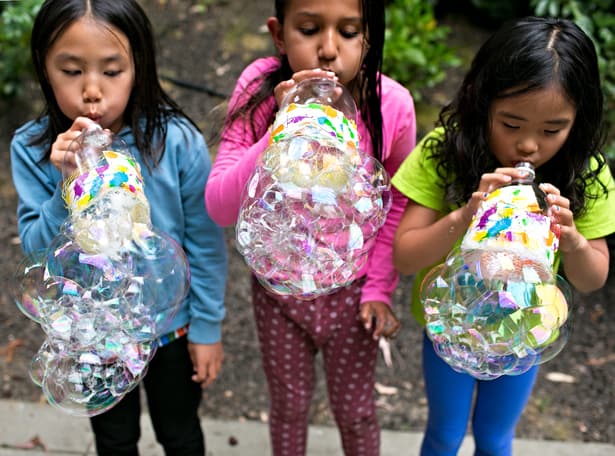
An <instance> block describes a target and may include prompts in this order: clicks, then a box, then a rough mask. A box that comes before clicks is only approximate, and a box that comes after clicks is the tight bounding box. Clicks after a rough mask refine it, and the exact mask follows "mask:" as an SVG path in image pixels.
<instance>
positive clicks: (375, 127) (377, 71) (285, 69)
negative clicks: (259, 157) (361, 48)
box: [226, 0, 385, 160]
mask: <svg viewBox="0 0 615 456" xmlns="http://www.w3.org/2000/svg"><path fill="white" fill-rule="evenodd" d="M290 1H292V0H275V15H276V18H277V19H278V21H279V22H280V24H284V18H285V16H284V15H285V12H286V8H287V6H288V3H289V2H290ZM358 1H359V2H360V4H361V13H362V14H361V15H362V21H363V24H362V25H363V32H364V36H365V37H366V40H367V44H368V46H367V52H366V54H365V57H364V58H363V62H362V66H361V72H360V74H359V76H358V77H357V79H356V84H357V93H358V94H359V99H358V100H357V105H358V106H359V109H360V112H361V118H362V119H363V121H364V122H365V124H366V125H367V128H368V130H369V133H370V137H371V140H372V147H373V154H374V156H375V157H376V158H377V159H378V160H381V159H382V142H383V140H382V112H381V110H380V104H381V99H380V94H381V71H382V52H383V48H384V30H385V22H384V14H385V8H384V2H382V1H381V0H358ZM279 59H280V66H279V67H278V68H276V69H275V70H274V71H272V72H270V73H266V74H264V75H262V76H260V77H258V78H256V79H254V80H253V81H251V82H250V83H249V85H248V87H247V90H249V91H250V92H251V93H252V95H251V96H250V97H249V98H248V99H247V100H243V101H240V102H239V104H236V105H233V106H230V110H229V114H228V116H227V119H226V125H230V124H232V123H233V122H234V121H235V120H237V119H240V118H248V119H250V120H251V119H252V118H253V116H254V113H255V111H256V110H257V108H258V106H260V105H261V103H263V102H264V101H265V100H267V99H268V98H270V97H271V96H272V94H273V89H274V88H275V86H276V85H278V84H279V83H280V82H282V81H285V80H287V79H290V78H291V77H292V75H293V71H292V69H291V68H290V66H289V64H288V58H287V57H286V56H284V55H282V56H279ZM275 114H276V113H275V112H273V113H271V117H270V118H269V119H268V121H269V122H268V123H269V124H271V123H272V122H273V120H274V117H275ZM250 124H251V125H252V134H253V135H254V136H255V137H259V136H260V135H261V134H262V133H264V132H255V131H254V126H253V125H254V123H253V122H250Z"/></svg>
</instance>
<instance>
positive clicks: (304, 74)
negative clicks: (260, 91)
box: [273, 68, 337, 106]
mask: <svg viewBox="0 0 615 456" xmlns="http://www.w3.org/2000/svg"><path fill="white" fill-rule="evenodd" d="M310 78H329V79H333V80H334V81H337V76H336V75H335V73H334V72H332V71H325V70H321V69H320V68H316V69H313V70H302V71H297V72H296V73H295V74H293V77H292V78H291V79H289V80H287V81H282V82H280V83H279V84H278V85H277V86H275V88H274V89H273V95H274V96H275V101H276V103H277V104H278V106H281V105H282V101H283V100H284V97H286V95H287V94H288V92H289V90H290V89H292V88H293V87H294V86H295V85H296V84H298V83H299V82H301V81H304V80H306V79H310Z"/></svg>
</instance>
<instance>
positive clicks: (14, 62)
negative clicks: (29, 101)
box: [0, 0, 43, 97]
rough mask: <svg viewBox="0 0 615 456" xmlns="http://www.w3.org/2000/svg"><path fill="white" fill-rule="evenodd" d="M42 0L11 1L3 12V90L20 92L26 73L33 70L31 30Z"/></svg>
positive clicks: (0, 51) (0, 68)
mask: <svg viewBox="0 0 615 456" xmlns="http://www.w3.org/2000/svg"><path fill="white" fill-rule="evenodd" d="M42 3H43V1H42V0H21V1H18V2H10V3H7V4H5V5H4V7H3V8H2V10H1V11H2V14H1V15H0V18H1V22H0V56H2V58H1V59H0V94H1V95H2V96H3V97H12V96H15V95H18V94H20V93H21V92H22V90H23V81H24V77H25V76H27V75H30V74H31V71H32V64H31V60H30V32H31V30H32V23H33V21H34V17H35V16H36V13H37V12H38V10H39V8H40V7H41V4H42Z"/></svg>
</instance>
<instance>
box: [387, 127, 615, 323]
mask: <svg viewBox="0 0 615 456" xmlns="http://www.w3.org/2000/svg"><path fill="white" fill-rule="evenodd" d="M442 134H443V130H442V128H437V129H435V130H433V131H432V132H431V133H429V134H428V135H427V136H426V137H425V138H423V140H422V141H421V142H420V143H419V144H418V145H417V146H416V148H415V149H414V150H413V151H412V153H411V154H410V155H408V157H407V158H406V160H405V161H404V162H403V163H402V165H401V166H400V167H399V169H398V170H397V172H396V173H395V175H394V176H393V179H392V183H393V185H394V186H395V187H396V188H397V189H398V190H399V191H400V192H401V193H402V194H404V195H405V196H406V197H407V198H408V199H411V200H412V201H414V202H416V203H418V204H420V205H422V206H425V207H428V208H430V209H433V210H435V211H438V212H440V213H441V214H442V216H444V215H446V214H448V213H449V212H452V211H453V210H455V209H456V207H455V206H452V205H450V204H448V203H446V202H445V201H444V188H443V187H442V181H441V179H440V177H439V176H438V173H437V171H436V166H435V161H434V160H433V159H431V157H430V155H431V154H429V152H430V150H429V148H428V147H426V146H425V143H426V140H427V139H428V138H430V137H437V136H441V135H442ZM591 166H596V162H595V161H592V162H591ZM599 180H600V182H602V183H603V184H605V185H606V187H607V189H608V193H607V194H606V195H605V194H604V192H603V191H602V187H601V186H600V184H599V183H598V182H597V181H594V182H592V183H591V184H590V185H589V186H588V188H587V193H588V194H590V195H597V196H598V197H597V198H596V199H593V198H588V199H587V204H588V207H587V210H586V211H585V212H584V213H583V215H581V216H579V217H575V219H574V223H575V225H576V227H577V230H579V233H581V234H582V235H583V236H585V237H586V238H587V239H598V238H602V237H605V236H607V235H609V234H611V233H613V232H615V182H614V181H613V176H612V175H611V171H610V169H609V167H608V166H605V167H603V168H602V170H601V172H600V175H599ZM460 241H461V239H460V240H459V242H460ZM555 264H556V267H557V266H558V265H559V258H558V257H556V261H555ZM430 269H431V267H427V268H424V269H422V270H421V271H419V272H418V273H417V274H416V276H415V280H414V289H413V293H412V303H411V310H412V314H413V315H414V317H415V318H416V319H417V321H418V322H419V323H421V324H424V323H425V320H424V318H423V309H422V306H421V303H420V300H419V288H420V284H421V281H422V280H423V278H424V277H425V274H426V273H427V272H428V271H429V270H430Z"/></svg>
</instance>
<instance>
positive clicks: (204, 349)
mask: <svg viewBox="0 0 615 456" xmlns="http://www.w3.org/2000/svg"><path fill="white" fill-rule="evenodd" d="M188 351H189V352H190V359H191V360H192V367H193V369H194V375H192V381H193V382H195V383H200V384H201V388H207V387H208V386H209V385H211V384H212V383H213V382H214V380H215V379H216V378H217V377H218V374H219V373H220V370H221V369H222V361H224V350H223V349H222V342H217V343H215V344H195V343H192V342H189V343H188Z"/></svg>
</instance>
